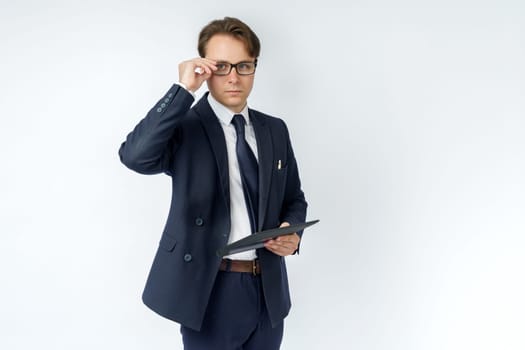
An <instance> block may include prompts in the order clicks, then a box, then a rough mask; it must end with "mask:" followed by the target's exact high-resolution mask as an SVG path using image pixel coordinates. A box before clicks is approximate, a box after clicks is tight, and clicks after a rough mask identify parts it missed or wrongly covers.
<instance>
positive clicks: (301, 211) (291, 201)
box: [281, 122, 308, 237]
mask: <svg viewBox="0 0 525 350" xmlns="http://www.w3.org/2000/svg"><path fill="white" fill-rule="evenodd" d="M283 125H284V128H285V130H286V137H287V143H288V145H287V146H288V147H287V150H288V151H287V152H288V155H287V159H288V165H287V166H288V170H287V176H286V188H285V193H284V199H283V206H282V210H281V222H284V221H287V222H289V223H290V225H294V224H299V223H303V222H305V220H306V208H307V206H308V205H307V203H306V200H305V199H304V193H303V191H302V189H301V180H300V179H299V170H298V167H297V162H296V160H295V156H294V152H293V149H292V144H291V142H290V135H289V133H288V129H287V127H286V124H284V122H283ZM297 234H298V235H299V236H301V237H302V234H303V232H302V231H300V232H297Z"/></svg>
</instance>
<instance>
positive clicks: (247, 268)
mask: <svg viewBox="0 0 525 350" xmlns="http://www.w3.org/2000/svg"><path fill="white" fill-rule="evenodd" d="M219 270H221V271H231V272H250V273H252V274H254V275H260V274H261V266H260V265H259V260H230V259H222V261H221V265H220V267H219Z"/></svg>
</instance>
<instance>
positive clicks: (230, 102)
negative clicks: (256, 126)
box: [219, 96, 246, 109]
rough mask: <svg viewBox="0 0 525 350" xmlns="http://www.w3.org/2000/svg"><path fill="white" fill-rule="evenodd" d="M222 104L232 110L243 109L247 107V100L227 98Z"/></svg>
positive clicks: (239, 97) (237, 97) (238, 97)
mask: <svg viewBox="0 0 525 350" xmlns="http://www.w3.org/2000/svg"><path fill="white" fill-rule="evenodd" d="M219 102H221V103H222V104H223V105H225V106H226V107H228V108H230V109H238V108H239V107H240V108H241V109H242V108H243V107H244V106H245V105H246V98H244V97H242V96H225V97H224V99H222V101H219Z"/></svg>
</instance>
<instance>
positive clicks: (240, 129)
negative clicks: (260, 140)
mask: <svg viewBox="0 0 525 350" xmlns="http://www.w3.org/2000/svg"><path fill="white" fill-rule="evenodd" d="M245 122H246V121H245V120H244V117H243V115H242V114H236V115H234V116H233V119H232V124H233V126H234V127H235V131H236V132H237V135H239V134H242V135H244V124H245Z"/></svg>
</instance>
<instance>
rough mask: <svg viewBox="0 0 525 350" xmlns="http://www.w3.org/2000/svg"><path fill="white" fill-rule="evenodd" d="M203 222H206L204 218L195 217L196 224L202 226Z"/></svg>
mask: <svg viewBox="0 0 525 350" xmlns="http://www.w3.org/2000/svg"><path fill="white" fill-rule="evenodd" d="M203 224H204V220H202V218H196V219H195V225H197V226H202V225H203Z"/></svg>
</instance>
